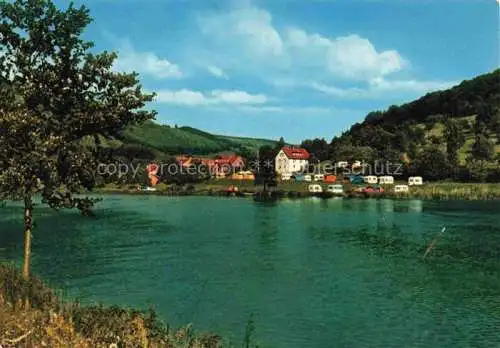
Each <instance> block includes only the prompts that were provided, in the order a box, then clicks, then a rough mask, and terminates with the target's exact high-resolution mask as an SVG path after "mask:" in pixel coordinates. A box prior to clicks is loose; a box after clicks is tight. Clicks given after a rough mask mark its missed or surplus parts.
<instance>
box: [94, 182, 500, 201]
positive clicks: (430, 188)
mask: <svg viewBox="0 0 500 348" xmlns="http://www.w3.org/2000/svg"><path fill="white" fill-rule="evenodd" d="M309 184H310V183H303V182H282V183H279V184H278V186H277V187H276V188H275V189H274V193H273V195H274V196H275V197H278V198H284V197H287V198H307V197H313V196H319V197H322V198H330V197H332V195H329V194H326V193H323V194H317V193H316V194H315V193H311V192H309V191H308V186H309ZM397 184H399V183H397ZM231 185H234V186H237V187H238V192H237V193H229V192H228V191H227V189H228V187H230V186H231ZM322 186H324V187H326V184H322ZM356 187H358V186H356V185H351V184H344V190H345V195H344V197H357V198H358V197H359V198H393V199H428V200H494V199H500V183H493V184H482V183H448V182H438V183H428V184H425V185H422V186H410V191H409V192H407V193H395V192H394V186H393V185H386V186H384V192H383V193H374V194H359V193H356V192H354V189H355V188H356ZM262 189H263V187H262V186H261V185H254V183H253V182H252V181H238V180H217V181H215V180H214V181H209V182H204V183H197V184H188V185H183V186H178V185H165V184H160V185H158V186H157V190H156V191H138V190H137V189H136V187H135V186H130V185H129V186H117V185H114V184H111V185H107V186H104V187H101V188H98V189H96V190H95V192H97V193H102V194H113V193H119V194H133V195H162V196H240V197H249V196H253V195H255V194H256V193H259V192H261V191H262Z"/></svg>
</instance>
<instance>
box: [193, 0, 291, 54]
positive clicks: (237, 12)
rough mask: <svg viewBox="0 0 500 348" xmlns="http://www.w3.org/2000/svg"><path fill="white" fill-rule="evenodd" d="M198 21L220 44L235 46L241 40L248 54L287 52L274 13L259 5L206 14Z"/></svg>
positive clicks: (204, 32)
mask: <svg viewBox="0 0 500 348" xmlns="http://www.w3.org/2000/svg"><path fill="white" fill-rule="evenodd" d="M198 22H199V25H200V29H201V31H202V33H203V34H205V35H207V36H210V37H211V38H212V39H214V40H215V41H216V42H218V43H226V44H228V45H231V42H232V41H238V42H239V43H240V44H241V45H242V46H243V48H245V49H246V52H247V53H251V54H254V55H258V56H261V57H262V56H263V57H267V56H279V55H281V54H282V53H283V42H282V40H281V36H280V34H279V33H278V31H277V30H276V29H275V28H274V26H273V25H272V16H271V14H270V13H269V12H267V11H265V10H262V9H259V8H257V7H253V6H242V7H238V8H234V9H232V10H231V11H229V12H228V13H216V14H211V15H204V16H201V17H200V18H199V21H198ZM231 39H233V40H231ZM241 45H239V46H241Z"/></svg>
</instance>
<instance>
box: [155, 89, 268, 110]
mask: <svg viewBox="0 0 500 348" xmlns="http://www.w3.org/2000/svg"><path fill="white" fill-rule="evenodd" d="M267 100H268V99H267V97H266V96H265V95H263V94H250V93H247V92H244V91H236V90H213V91H211V92H209V93H202V92H197V91H191V90H187V89H182V90H179V91H170V90H161V91H159V92H157V97H156V101H157V102H160V103H167V104H175V105H185V106H202V105H217V104H225V105H238V104H240V105H245V104H246V105H252V104H265V103H266V102H267Z"/></svg>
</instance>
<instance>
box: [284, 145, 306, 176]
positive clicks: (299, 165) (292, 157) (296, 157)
mask: <svg viewBox="0 0 500 348" xmlns="http://www.w3.org/2000/svg"><path fill="white" fill-rule="evenodd" d="M310 157H311V155H310V154H309V152H307V150H306V149H303V148H300V147H289V146H284V147H282V148H281V150H280V151H279V152H278V154H277V155H276V159H275V170H276V172H277V173H278V174H292V173H298V172H302V171H304V170H307V168H308V166H309V158H310Z"/></svg>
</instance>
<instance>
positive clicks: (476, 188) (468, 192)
mask: <svg viewBox="0 0 500 348" xmlns="http://www.w3.org/2000/svg"><path fill="white" fill-rule="evenodd" d="M386 196H387V197H394V198H405V197H408V198H420V199H429V200H492V199H500V183H497V184H476V183H474V184H469V183H428V184H425V185H422V186H410V192H408V193H406V194H397V193H394V192H391V189H390V188H388V189H387V191H386Z"/></svg>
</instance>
